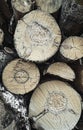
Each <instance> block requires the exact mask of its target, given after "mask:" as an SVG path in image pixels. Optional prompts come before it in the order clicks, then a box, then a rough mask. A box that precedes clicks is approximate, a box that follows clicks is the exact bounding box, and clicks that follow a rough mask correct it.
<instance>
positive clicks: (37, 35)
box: [26, 22, 52, 46]
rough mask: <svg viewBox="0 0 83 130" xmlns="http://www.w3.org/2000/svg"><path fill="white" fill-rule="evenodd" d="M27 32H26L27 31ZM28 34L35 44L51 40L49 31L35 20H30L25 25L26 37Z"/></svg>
mask: <svg viewBox="0 0 83 130" xmlns="http://www.w3.org/2000/svg"><path fill="white" fill-rule="evenodd" d="M27 32H28V33H27ZM27 35H29V37H30V38H31V40H32V41H33V43H34V44H33V45H34V46H35V45H36V46H43V45H47V43H49V40H52V39H51V38H50V37H51V33H50V31H49V30H48V29H47V28H45V27H44V26H42V25H41V24H39V23H37V22H32V23H31V24H29V26H27V30H26V37H27Z"/></svg>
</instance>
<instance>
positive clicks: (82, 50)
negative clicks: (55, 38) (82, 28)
mask: <svg viewBox="0 0 83 130" xmlns="http://www.w3.org/2000/svg"><path fill="white" fill-rule="evenodd" d="M60 54H61V55H62V56H63V57H65V58H66V59H68V60H70V61H71V60H72V61H75V60H78V59H80V58H82V57H83V38H82V37H77V36H71V37H69V38H67V39H66V40H64V41H63V43H62V44H61V47H60Z"/></svg>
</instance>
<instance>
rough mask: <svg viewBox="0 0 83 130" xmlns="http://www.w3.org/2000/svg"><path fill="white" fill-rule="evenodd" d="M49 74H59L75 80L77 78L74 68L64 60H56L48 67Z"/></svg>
mask: <svg viewBox="0 0 83 130" xmlns="http://www.w3.org/2000/svg"><path fill="white" fill-rule="evenodd" d="M46 73H49V74H52V75H55V76H59V77H61V78H63V79H66V80H70V81H73V80H74V79H75V73H74V71H73V70H72V68H71V67H70V66H69V65H67V64H66V63H63V62H56V63H53V64H52V65H50V66H49V67H48V69H47V72H46Z"/></svg>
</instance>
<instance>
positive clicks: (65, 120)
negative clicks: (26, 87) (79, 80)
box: [29, 80, 81, 130]
mask: <svg viewBox="0 0 83 130" xmlns="http://www.w3.org/2000/svg"><path fill="white" fill-rule="evenodd" d="M45 111H47V112H46V113H45ZM29 116H30V117H32V118H33V119H34V121H35V127H37V128H38V129H39V130H40V128H41V129H42V130H48V129H49V130H71V129H73V128H74V127H75V125H76V124H77V122H78V120H79V118H80V116H81V98H80V96H79V94H78V93H77V92H76V91H75V90H74V89H73V88H72V87H71V86H70V85H69V84H67V83H64V82H61V81H59V80H55V81H48V82H45V83H43V84H41V85H40V86H39V87H38V88H37V89H36V90H35V91H34V93H33V95H32V97H31V101H30V106H29ZM38 117H39V118H38Z"/></svg>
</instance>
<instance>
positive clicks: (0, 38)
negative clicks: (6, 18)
mask: <svg viewBox="0 0 83 130" xmlns="http://www.w3.org/2000/svg"><path fill="white" fill-rule="evenodd" d="M3 40H4V32H3V30H2V29H0V45H2V42H3Z"/></svg>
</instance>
